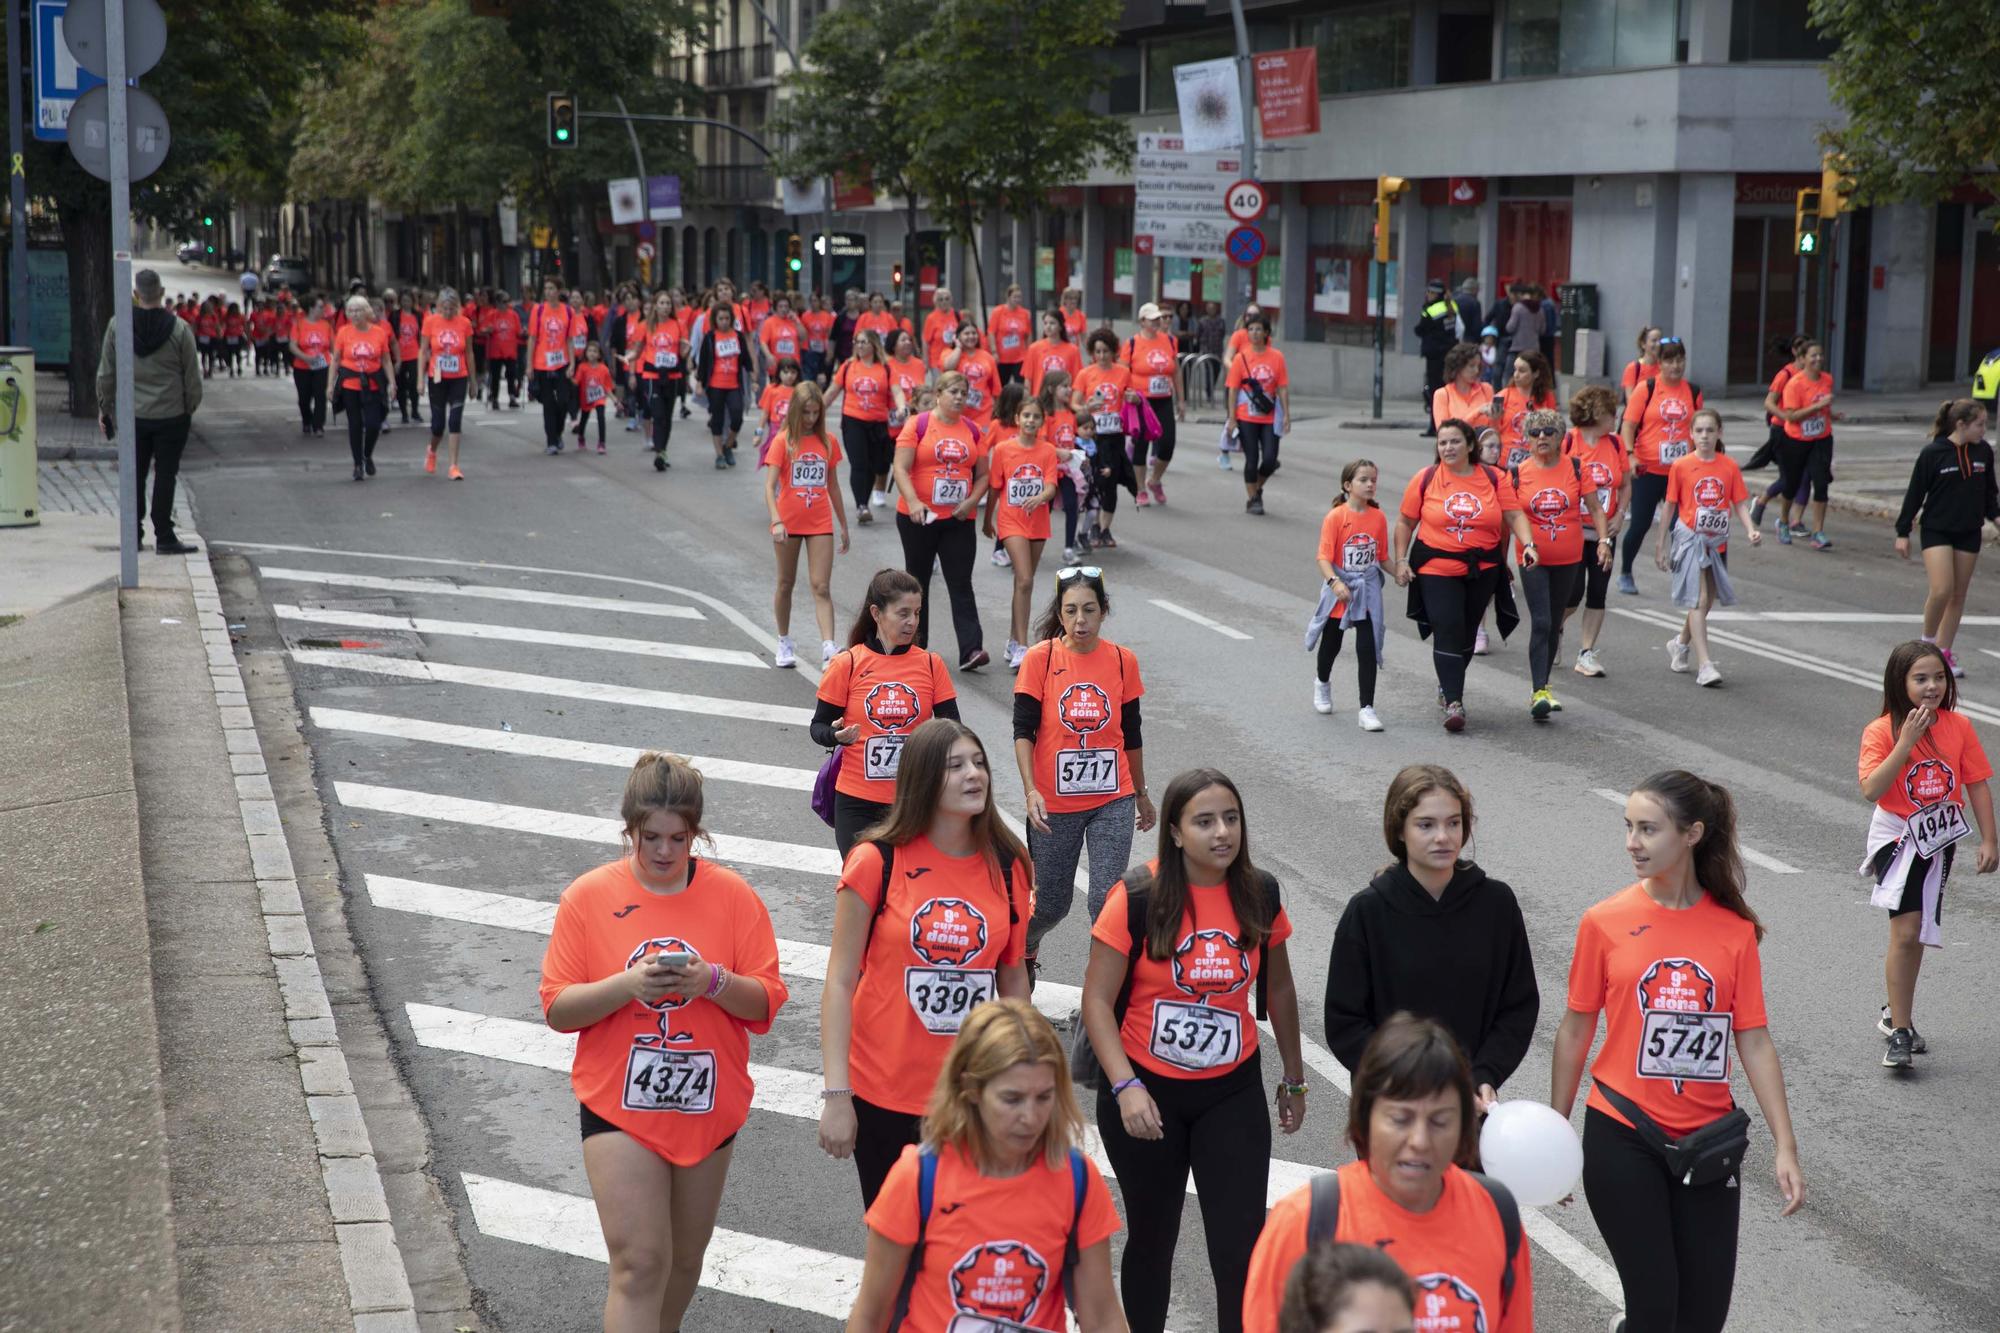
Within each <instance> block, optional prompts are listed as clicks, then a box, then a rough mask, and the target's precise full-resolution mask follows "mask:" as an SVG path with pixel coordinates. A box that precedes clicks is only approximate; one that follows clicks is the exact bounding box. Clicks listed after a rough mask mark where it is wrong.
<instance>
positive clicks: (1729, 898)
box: [1633, 768, 1764, 944]
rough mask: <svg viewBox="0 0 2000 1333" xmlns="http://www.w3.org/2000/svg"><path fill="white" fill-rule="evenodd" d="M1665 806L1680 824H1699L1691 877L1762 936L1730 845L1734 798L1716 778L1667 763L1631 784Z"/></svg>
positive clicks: (1733, 836) (1737, 857)
mask: <svg viewBox="0 0 2000 1333" xmlns="http://www.w3.org/2000/svg"><path fill="white" fill-rule="evenodd" d="M1633 790H1634V791H1635V792H1645V793H1646V794H1647V795H1648V796H1651V797H1653V798H1654V799H1655V800H1657V801H1659V803H1660V804H1661V805H1663V806H1665V807H1666V809H1667V815H1668V817H1669V818H1671V819H1672V820H1673V821H1674V824H1675V825H1676V826H1677V827H1679V828H1683V829H1685V828H1686V827H1688V825H1690V824H1696V823H1699V824H1700V825H1701V826H1702V835H1701V841H1700V842H1698V843H1696V844H1695V847H1694V853H1693V855H1694V878H1695V882H1696V883H1697V884H1699V885H1701V887H1702V890H1703V891H1704V892H1705V893H1707V894H1708V896H1709V897H1710V898H1713V899H1714V900H1715V902H1716V903H1717V905H1718V906H1721V907H1724V908H1727V909H1728V910H1729V911H1731V912H1734V913H1735V914H1736V915H1738V916H1740V917H1742V918H1743V919H1744V920H1745V921H1748V922H1749V923H1750V925H1751V927H1752V928H1753V929H1754V930H1755V931H1756V933H1757V942H1758V943H1760V944H1761V943H1763V941H1764V923H1763V922H1762V921H1759V920H1758V919H1757V914H1756V913H1755V912H1754V911H1752V910H1751V908H1750V904H1749V902H1748V900H1747V899H1746V898H1745V897H1744V874H1743V854H1742V852H1741V851H1740V850H1738V848H1737V845H1736V802H1735V800H1734V799H1733V798H1732V797H1731V796H1730V795H1729V789H1728V788H1727V787H1724V786H1722V785H1721V784H1720V783H1715V782H1710V781H1708V780H1707V779H1706V778H1700V777H1696V776H1695V775H1694V774H1692V773H1689V772H1687V771H1686V770H1685V769H1678V768H1672V769H1667V770H1665V771H1664V772H1660V773H1655V774H1653V776H1651V777H1649V778H1647V779H1646V780H1645V781H1644V782H1642V783H1640V784H1639V785H1638V786H1637V787H1635V788H1634V789H1633Z"/></svg>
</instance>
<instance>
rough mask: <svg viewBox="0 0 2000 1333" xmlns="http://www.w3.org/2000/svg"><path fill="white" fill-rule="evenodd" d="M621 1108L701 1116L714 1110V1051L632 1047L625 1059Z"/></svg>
mask: <svg viewBox="0 0 2000 1333" xmlns="http://www.w3.org/2000/svg"><path fill="white" fill-rule="evenodd" d="M625 1109H626V1110H628V1111H679V1112H681V1113H683V1114H686V1115H705V1114H707V1113H708V1112H710V1111H713V1110H714V1109H715V1052H713V1051H673V1050H667V1049H665V1048H663V1047H659V1046H634V1047H633V1048H632V1054H631V1055H630V1056H629V1057H627V1059H626V1062H625Z"/></svg>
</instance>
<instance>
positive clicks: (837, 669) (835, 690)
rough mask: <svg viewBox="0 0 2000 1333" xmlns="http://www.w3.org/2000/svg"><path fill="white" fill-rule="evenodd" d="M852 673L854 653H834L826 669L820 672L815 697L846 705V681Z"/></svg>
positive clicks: (843, 706) (842, 705) (827, 701)
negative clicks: (817, 690) (817, 691)
mask: <svg viewBox="0 0 2000 1333" xmlns="http://www.w3.org/2000/svg"><path fill="white" fill-rule="evenodd" d="M853 673H854V654H853V653H852V652H838V653H835V654H834V655H833V661H831V662H829V663H827V666H826V670H825V671H822V672H821V673H820V677H819V693H818V694H817V695H816V696H815V697H816V698H818V699H820V700H822V701H823V702H825V703H830V704H839V705H840V706H841V707H842V708H845V707H847V683H848V680H849V678H850V677H851V676H852V675H853Z"/></svg>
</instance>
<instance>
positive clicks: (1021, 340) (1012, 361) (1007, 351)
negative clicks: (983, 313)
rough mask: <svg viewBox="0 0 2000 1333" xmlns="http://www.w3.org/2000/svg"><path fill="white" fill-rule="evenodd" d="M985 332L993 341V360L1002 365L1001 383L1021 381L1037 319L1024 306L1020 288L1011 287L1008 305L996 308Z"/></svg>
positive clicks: (1008, 294)
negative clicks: (1022, 369) (1022, 368)
mask: <svg viewBox="0 0 2000 1333" xmlns="http://www.w3.org/2000/svg"><path fill="white" fill-rule="evenodd" d="M986 331H987V333H988V334H990V335H991V336H992V339H993V356H994V359H995V360H996V361H998V362H999V365H1000V383H1001V384H1002V385H1007V384H1012V383H1013V382H1014V381H1016V380H1018V379H1020V378H1021V377H1022V372H1021V367H1022V366H1023V365H1025V364H1026V363H1027V359H1028V344H1029V343H1031V342H1032V341H1033V340H1034V339H1033V334H1034V331H1035V323H1034V316H1033V315H1030V314H1029V313H1028V308H1027V307H1026V306H1024V305H1022V304H1021V285H1020V284H1019V283H1013V284H1010V285H1009V286H1008V288H1007V299H1006V302H1005V304H1002V305H996V306H994V307H993V311H992V313H991V314H990V315H988V316H987V319H986Z"/></svg>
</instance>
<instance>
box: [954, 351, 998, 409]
mask: <svg viewBox="0 0 2000 1333" xmlns="http://www.w3.org/2000/svg"><path fill="white" fill-rule="evenodd" d="M953 369H955V370H957V371H958V373H959V374H961V375H963V376H965V415H967V416H969V417H971V418H972V419H973V420H974V421H977V422H978V423H979V424H980V425H981V426H982V427H984V426H990V425H992V424H993V407H994V400H995V399H996V398H998V397H999V396H1000V367H999V366H998V365H996V364H995V363H994V360H993V357H992V355H991V354H990V353H988V352H985V351H980V350H975V351H971V352H960V353H959V354H958V365H956V366H955V367H953Z"/></svg>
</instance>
